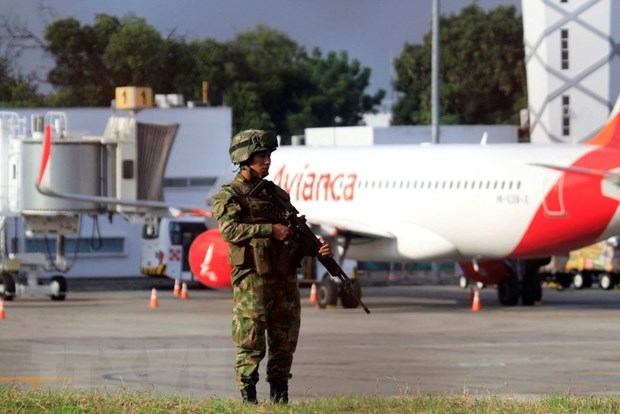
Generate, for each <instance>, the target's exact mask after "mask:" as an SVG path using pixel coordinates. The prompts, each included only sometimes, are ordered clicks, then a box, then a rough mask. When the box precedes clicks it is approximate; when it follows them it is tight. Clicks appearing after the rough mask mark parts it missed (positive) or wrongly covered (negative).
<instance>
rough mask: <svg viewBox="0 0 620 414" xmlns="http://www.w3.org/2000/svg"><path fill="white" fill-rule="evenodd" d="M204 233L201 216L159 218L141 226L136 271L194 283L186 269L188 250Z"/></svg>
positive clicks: (203, 220)
mask: <svg viewBox="0 0 620 414" xmlns="http://www.w3.org/2000/svg"><path fill="white" fill-rule="evenodd" d="M206 230H207V226H206V223H205V218H204V217H180V218H169V217H163V218H160V219H155V220H152V221H151V222H147V223H145V224H144V226H143V227H142V243H141V244H142V247H141V248H142V254H141V258H140V272H142V273H143V274H145V275H148V276H165V277H169V278H171V279H174V280H180V281H194V280H196V278H195V276H194V275H193V274H192V272H191V269H190V266H189V261H188V257H189V248H190V246H191V245H192V242H193V241H194V239H195V238H196V237H197V236H198V235H200V234H201V233H203V232H204V231H206Z"/></svg>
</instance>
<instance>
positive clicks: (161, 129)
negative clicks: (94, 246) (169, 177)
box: [0, 112, 179, 300]
mask: <svg viewBox="0 0 620 414" xmlns="http://www.w3.org/2000/svg"><path fill="white" fill-rule="evenodd" d="M133 115H134V114H133V112H129V114H128V115H127V116H111V117H110V119H109V120H108V123H107V126H106V128H105V131H104V132H103V135H101V136H90V135H84V136H72V135H71V134H70V133H69V128H68V120H67V117H66V115H65V114H64V113H62V112H48V113H47V114H45V115H44V116H42V115H31V116H30V118H29V119H28V118H27V117H20V115H19V114H17V113H14V112H0V297H3V298H4V299H6V300H11V299H13V298H14V297H15V296H22V295H31V294H45V295H49V296H50V297H51V298H52V299H53V300H63V299H64V298H65V294H66V291H67V282H66V279H65V277H64V276H63V273H65V272H66V271H67V270H68V264H67V260H66V258H65V247H64V246H65V238H66V236H67V235H77V236H78V238H79V234H80V228H79V223H80V217H81V216H82V215H84V214H86V215H98V214H108V215H111V214H115V213H119V214H122V215H124V216H125V217H126V218H128V217H136V216H142V215H144V214H145V213H146V212H147V210H145V209H144V208H143V207H140V206H127V205H124V206H120V205H116V204H106V203H102V202H100V201H99V200H97V198H103V197H106V198H115V199H126V200H149V201H162V200H163V187H162V184H163V179H164V171H165V168H166V163H167V161H168V156H169V154H170V150H171V148H172V145H173V143H174V139H175V137H176V133H177V130H178V128H179V125H178V124H171V125H162V124H154V123H143V122H138V121H137V120H136V119H135V117H134V116H133ZM46 133H47V134H50V136H51V148H50V149H51V153H52V154H53V156H52V157H51V159H50V161H49V164H48V165H47V169H46V171H47V172H46V176H47V177H46V179H47V180H48V184H49V186H50V187H51V188H54V189H55V190H57V191H59V192H62V193H66V194H79V195H81V196H86V197H84V198H82V199H80V200H74V199H70V198H57V197H48V196H46V195H43V194H41V193H40V192H39V191H38V190H37V188H36V187H35V183H36V182H37V180H38V179H39V178H40V177H39V174H40V173H41V172H40V166H41V162H42V159H43V158H44V153H45V151H47V150H48V149H46V147H45V144H44V143H45V134H46ZM9 221H12V222H13V223H12V225H11V226H9V225H8V223H9ZM9 227H11V228H12V229H13V234H12V237H11V238H9ZM22 232H23V234H25V236H26V237H32V236H33V235H45V236H46V237H47V236H53V237H55V238H56V252H55V254H51V253H48V254H45V253H41V252H27V251H19V246H18V243H16V242H15V240H17V239H18V237H17V236H18V235H19V234H17V233H22ZM9 240H11V241H12V243H9ZM43 272H46V273H54V272H58V274H54V275H52V277H51V283H49V284H48V285H43V286H42V285H40V284H39V276H40V275H41V273H43Z"/></svg>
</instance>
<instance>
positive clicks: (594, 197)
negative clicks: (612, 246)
mask: <svg viewBox="0 0 620 414" xmlns="http://www.w3.org/2000/svg"><path fill="white" fill-rule="evenodd" d="M573 166H574V167H582V168H593V169H601V170H610V169H613V168H617V167H619V166H620V152H618V150H617V149H616V148H609V147H602V148H600V149H597V150H595V151H592V152H589V153H588V154H586V155H584V156H583V157H581V158H580V159H579V160H577V162H575V164H573ZM560 180H563V182H562V184H561V185H562V191H561V193H558V183H560ZM601 181H602V179H601V177H598V176H594V175H586V174H579V173H575V172H564V173H562V176H561V177H560V178H559V179H558V182H556V184H555V185H554V186H553V187H552V188H551V190H550V191H549V193H548V194H547V195H546V197H545V200H544V201H543V203H542V204H541V205H540V206H539V207H538V211H537V212H536V215H535V216H534V218H533V220H532V222H531V223H530V226H529V228H528V229H527V231H526V232H525V235H524V236H523V238H522V239H521V242H520V243H519V244H518V245H517V247H516V248H515V249H514V251H513V252H512V253H511V255H510V256H514V257H535V256H540V255H548V254H549V252H550V251H551V252H553V253H554V254H561V253H567V252H568V251H570V250H573V249H575V248H578V247H582V246H587V245H590V244H592V243H594V242H596V240H597V239H598V237H600V236H601V234H602V233H603V231H604V230H605V229H606V228H607V226H608V224H609V221H610V220H611V218H612V217H613V215H614V213H615V212H616V209H617V208H618V200H614V199H611V198H609V197H606V196H605V195H603V193H602V182H601ZM558 197H562V201H563V209H561V211H560V210H553V209H552V208H550V206H553V208H555V207H556V206H558ZM554 213H556V214H554ZM558 213H564V214H558Z"/></svg>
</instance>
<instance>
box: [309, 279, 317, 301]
mask: <svg viewBox="0 0 620 414" xmlns="http://www.w3.org/2000/svg"><path fill="white" fill-rule="evenodd" d="M310 302H316V283H313V284H312V287H311V288H310Z"/></svg>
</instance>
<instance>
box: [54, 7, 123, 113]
mask: <svg viewBox="0 0 620 414" xmlns="http://www.w3.org/2000/svg"><path fill="white" fill-rule="evenodd" d="M120 26H121V23H120V21H119V20H118V19H117V18H116V17H112V16H108V15H105V14H98V15H97V16H96V18H95V24H94V25H93V26H88V25H86V26H81V25H80V22H79V21H77V20H76V19H74V18H72V17H69V18H65V19H60V20H57V21H55V22H54V23H52V24H50V25H49V26H47V28H46V30H45V34H44V36H45V40H46V41H47V51H48V52H49V53H50V54H51V55H52V57H53V58H54V61H55V66H54V67H53V68H52V69H51V70H50V72H49V73H48V76H47V77H48V80H49V82H50V83H51V84H52V86H54V87H56V89H57V95H56V96H53V97H50V99H51V101H52V102H54V103H55V104H56V105H58V106H107V105H109V104H110V100H111V99H112V98H113V96H114V80H113V76H112V73H111V71H110V69H109V67H108V66H107V65H106V64H105V63H104V61H103V56H104V53H105V50H106V48H107V46H108V42H109V39H110V38H111V37H112V36H113V35H114V34H115V33H116V32H117V31H118V30H119V28H120Z"/></svg>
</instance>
